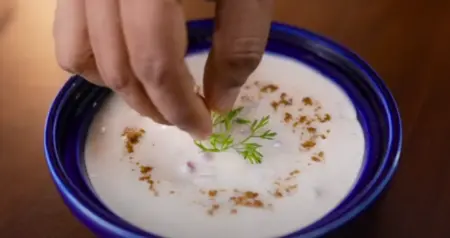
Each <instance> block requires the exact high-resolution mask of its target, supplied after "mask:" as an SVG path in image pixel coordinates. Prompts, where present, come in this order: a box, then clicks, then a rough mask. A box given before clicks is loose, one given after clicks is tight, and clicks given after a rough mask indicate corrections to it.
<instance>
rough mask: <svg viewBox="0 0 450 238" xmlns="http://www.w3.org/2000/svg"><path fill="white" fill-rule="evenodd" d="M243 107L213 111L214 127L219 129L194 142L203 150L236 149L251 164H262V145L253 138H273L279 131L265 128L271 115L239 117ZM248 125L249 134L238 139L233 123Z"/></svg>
mask: <svg viewBox="0 0 450 238" xmlns="http://www.w3.org/2000/svg"><path fill="white" fill-rule="evenodd" d="M242 110H243V107H239V108H236V109H234V110H232V111H230V112H229V113H227V114H225V115H220V114H218V113H213V115H212V121H213V127H214V128H215V129H216V130H217V131H218V132H215V133H213V134H212V135H211V136H210V137H209V139H208V141H198V140H195V141H194V143H195V144H196V145H197V146H198V147H199V148H200V149H201V150H202V151H203V152H223V151H227V150H229V149H234V150H235V151H236V152H238V153H239V154H240V155H241V156H242V157H243V158H244V159H245V160H247V161H248V162H249V163H251V164H260V163H261V162H262V159H263V157H264V156H263V154H261V152H260V151H259V149H260V148H261V145H260V144H258V143H256V142H253V141H252V139H264V140H273V139H274V138H275V136H276V135H277V133H275V132H273V131H271V130H267V129H265V127H266V126H267V125H268V123H269V119H270V117H269V116H265V117H263V118H261V119H259V120H253V121H251V120H248V119H245V118H242V117H239V115H240V113H241V112H242ZM236 124H239V125H246V126H248V128H249V134H248V135H247V136H246V137H244V138H243V139H241V140H236V139H235V138H234V137H233V136H232V133H231V132H232V128H233V125H236Z"/></svg>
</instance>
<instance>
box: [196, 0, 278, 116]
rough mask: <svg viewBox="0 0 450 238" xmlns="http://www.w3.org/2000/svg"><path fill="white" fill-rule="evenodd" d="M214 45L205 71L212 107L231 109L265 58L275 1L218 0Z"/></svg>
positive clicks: (208, 99)
mask: <svg viewBox="0 0 450 238" xmlns="http://www.w3.org/2000/svg"><path fill="white" fill-rule="evenodd" d="M216 2H217V5H216V19H215V20H216V21H215V24H216V26H215V32H214V36H213V46H212V49H211V52H210V54H209V56H208V60H207V63H206V67H205V74H204V87H205V97H206V102H207V104H208V106H209V108H212V109H214V110H217V111H222V112H223V111H228V110H230V109H231V108H232V107H233V104H234V103H235V100H236V97H237V96H238V94H239V92H240V87H241V86H242V85H243V84H244V83H245V81H246V80H247V78H248V77H249V76H250V74H251V73H252V72H253V71H254V70H255V69H256V67H257V66H258V64H259V62H260V61H261V58H262V55H263V53H264V49H265V47H266V43H267V37H268V34H269V30H270V22H271V9H272V5H273V1H272V0H245V1H241V0H217V1H216Z"/></svg>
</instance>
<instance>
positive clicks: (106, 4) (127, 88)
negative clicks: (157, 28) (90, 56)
mask: <svg viewBox="0 0 450 238" xmlns="http://www.w3.org/2000/svg"><path fill="white" fill-rule="evenodd" d="M85 4H86V15H87V25H88V29H89V36H90V42H91V45H92V48H93V51H94V53H95V59H96V62H97V66H98V69H99V71H100V74H101V76H102V78H103V79H104V81H105V84H106V85H107V86H108V87H110V88H111V89H112V90H114V91H115V92H117V93H118V94H120V95H121V96H122V97H123V98H124V100H125V101H126V102H127V103H128V104H129V105H130V106H131V107H132V108H134V109H135V110H136V111H138V112H139V113H141V114H142V115H145V116H148V117H151V118H152V119H153V120H155V121H156V122H158V123H164V124H167V121H166V120H165V119H164V117H163V116H162V115H161V114H160V113H159V112H158V110H157V109H156V107H155V106H154V105H153V103H152V101H151V100H150V99H149V98H148V97H147V95H146V94H145V91H144V90H143V88H142V85H141V84H140V82H139V81H138V80H137V79H136V78H135V77H134V75H133V73H132V72H131V69H130V67H129V63H128V56H127V53H126V48H125V44H124V41H123V35H122V33H121V25H120V11H119V4H118V1H116V0H95V1H91V0H87V1H86V3H85Z"/></svg>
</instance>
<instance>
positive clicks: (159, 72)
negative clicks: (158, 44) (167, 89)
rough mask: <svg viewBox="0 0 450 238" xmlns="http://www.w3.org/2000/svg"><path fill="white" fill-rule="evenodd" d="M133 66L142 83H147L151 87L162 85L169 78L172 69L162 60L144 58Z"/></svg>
mask: <svg viewBox="0 0 450 238" xmlns="http://www.w3.org/2000/svg"><path fill="white" fill-rule="evenodd" d="M140 62H145V63H139V64H137V65H136V67H135V74H136V76H137V77H138V78H139V79H140V80H141V81H143V82H144V83H149V84H151V85H152V87H155V88H160V87H164V86H165V85H166V84H167V83H168V82H167V81H168V80H167V79H168V78H170V74H171V73H173V71H174V70H171V69H170V67H169V65H170V64H169V63H166V62H165V61H162V60H153V59H152V60H144V61H140Z"/></svg>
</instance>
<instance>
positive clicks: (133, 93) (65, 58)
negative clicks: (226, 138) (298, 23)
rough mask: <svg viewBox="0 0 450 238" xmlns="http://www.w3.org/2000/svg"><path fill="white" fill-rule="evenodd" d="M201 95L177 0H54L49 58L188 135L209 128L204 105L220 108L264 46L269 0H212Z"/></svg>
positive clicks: (201, 136)
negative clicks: (213, 7) (209, 43)
mask: <svg viewBox="0 0 450 238" xmlns="http://www.w3.org/2000/svg"><path fill="white" fill-rule="evenodd" d="M215 2H216V17H215V24H216V27H215V33H214V36H213V46H212V49H211V51H210V54H209V56H208V59H207V63H206V67H205V74H204V79H203V84H204V95H205V98H202V97H201V96H199V95H198V94H196V93H195V92H194V90H193V87H194V81H193V78H192V75H191V74H190V73H189V71H188V69H187V67H186V64H185V62H184V56H185V52H186V47H187V33H186V28H185V19H184V15H183V9H182V5H181V2H180V0H58V4H57V9H56V12H55V22H54V29H53V31H54V38H55V47H56V57H57V60H58V63H59V65H60V66H61V67H62V68H63V69H64V70H66V71H68V72H70V73H74V74H80V75H82V76H83V77H85V78H86V79H87V80H89V81H90V82H92V83H94V84H97V85H101V86H107V87H109V88H111V89H112V90H113V91H115V92H116V93H117V94H119V95H120V96H121V97H122V98H123V99H124V100H125V101H126V102H127V103H128V104H129V105H130V106H131V107H132V108H133V109H134V110H136V111H137V112H139V113H140V114H141V115H144V116H147V117H150V118H152V119H153V120H154V121H155V122H158V123H161V124H168V125H175V126H177V127H179V128H180V129H182V130H184V131H187V132H188V133H190V134H191V135H192V136H193V137H194V138H197V139H204V138H206V137H208V136H209V135H210V134H211V131H212V124H211V117H210V110H214V111H218V112H227V111H228V110H230V109H231V108H232V106H233V104H234V102H235V100H236V97H237V96H238V94H239V90H240V87H241V86H242V85H243V84H244V83H245V81H246V80H247V78H248V76H249V75H250V74H251V73H252V72H253V71H254V70H255V69H256V67H257V66H258V64H259V62H260V61H261V57H262V55H263V53H264V49H265V47H266V43H267V38H268V34H269V29H270V21H271V10H272V6H273V0H216V1H215Z"/></svg>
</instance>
